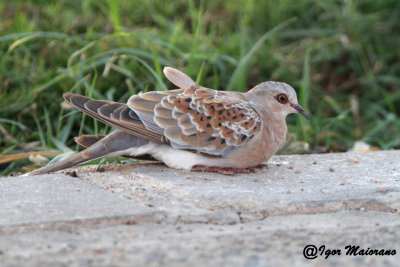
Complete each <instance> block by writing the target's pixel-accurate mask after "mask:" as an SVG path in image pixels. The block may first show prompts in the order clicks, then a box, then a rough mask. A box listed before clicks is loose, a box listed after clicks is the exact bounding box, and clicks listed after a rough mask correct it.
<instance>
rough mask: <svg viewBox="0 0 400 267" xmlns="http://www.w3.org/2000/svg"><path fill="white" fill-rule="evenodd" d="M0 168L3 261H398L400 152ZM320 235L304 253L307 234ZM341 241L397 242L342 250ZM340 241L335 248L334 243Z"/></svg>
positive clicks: (13, 263) (269, 263)
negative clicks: (358, 252) (232, 166)
mask: <svg viewBox="0 0 400 267" xmlns="http://www.w3.org/2000/svg"><path fill="white" fill-rule="evenodd" d="M94 169H95V166H84V167H79V168H76V169H75V170H76V171H77V173H78V175H79V177H78V178H71V177H70V176H67V175H64V174H62V173H58V174H53V175H43V176H35V177H16V178H15V177H14V178H0V265H1V266H20V265H32V266H43V265H52V266H87V265H92V266H104V265H107V266H159V265H169V266H170V265H175V266H205V265H208V266H232V265H234V266H238V265H239V266H342V265H346V266H356V265H370V266H384V265H386V266H398V262H399V261H400V243H399V241H398V240H400V151H382V152H368V153H342V154H322V155H303V156H297V155H295V156H275V157H273V158H272V159H271V160H270V161H269V163H268V167H264V168H262V169H257V170H255V172H254V173H250V174H236V175H234V176H224V175H221V174H215V173H190V172H184V171H177V170H173V169H168V168H166V167H165V166H163V165H161V164H154V163H152V164H141V165H132V164H129V165H128V164H127V165H108V166H105V172H102V173H94V172H93V170H94ZM309 244H313V245H315V246H316V247H317V248H319V247H320V246H322V245H325V251H324V253H323V254H324V255H322V256H321V255H319V256H318V258H317V259H314V260H308V259H305V258H304V256H303V249H304V247H305V246H306V245H309ZM346 245H356V246H357V245H359V246H360V249H367V248H371V249H391V250H393V249H395V250H396V252H397V254H396V255H394V256H347V255H345V253H346V250H345V246H346ZM328 249H329V250H330V251H332V250H337V249H340V250H341V253H342V254H341V255H330V256H329V257H328V258H327V259H325V256H326V254H325V253H326V252H327V250H328Z"/></svg>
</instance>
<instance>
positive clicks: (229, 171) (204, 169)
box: [190, 165, 250, 175]
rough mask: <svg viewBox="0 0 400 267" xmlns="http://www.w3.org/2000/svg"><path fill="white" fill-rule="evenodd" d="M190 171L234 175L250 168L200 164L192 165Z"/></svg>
mask: <svg viewBox="0 0 400 267" xmlns="http://www.w3.org/2000/svg"><path fill="white" fill-rule="evenodd" d="M190 171H192V172H218V173H221V174H225V175H234V174H235V173H249V172H250V169H247V168H233V167H225V168H223V167H216V166H202V165H194V166H193V167H192V169H191V170H190Z"/></svg>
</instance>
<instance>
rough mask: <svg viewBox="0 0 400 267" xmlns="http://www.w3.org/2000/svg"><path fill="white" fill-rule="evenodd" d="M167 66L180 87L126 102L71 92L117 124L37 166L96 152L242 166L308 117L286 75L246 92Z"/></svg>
mask: <svg viewBox="0 0 400 267" xmlns="http://www.w3.org/2000/svg"><path fill="white" fill-rule="evenodd" d="M164 73H165V75H166V77H167V78H168V79H169V80H170V81H171V82H173V83H174V84H175V85H177V86H178V87H179V89H176V90H171V91H158V92H148V93H145V94H139V95H134V96H132V97H131V98H130V99H129V100H128V103H127V104H123V103H116V102H111V101H104V100H93V99H90V98H88V97H85V96H80V95H75V94H72V93H66V94H64V98H65V100H66V101H68V102H70V103H71V104H72V105H74V106H75V107H76V108H78V109H79V110H81V111H82V112H84V113H86V114H88V115H89V116H92V117H93V118H95V119H97V120H99V121H101V122H103V123H106V124H108V125H111V126H113V127H115V128H117V129H118V130H117V131H115V132H113V133H111V134H110V135H108V136H106V137H95V136H83V137H79V138H77V139H76V141H77V142H78V143H80V144H82V145H83V146H86V147H88V148H87V149H86V150H84V151H82V152H80V153H79V154H77V155H74V156H72V157H71V158H70V160H68V159H67V160H66V161H65V163H64V164H63V163H62V162H63V161H61V162H59V163H56V164H54V165H56V166H54V167H51V166H53V165H50V166H46V167H44V168H42V169H39V170H36V171H34V172H33V173H32V174H39V173H45V172H49V171H54V170H58V169H62V168H66V167H70V166H72V165H74V164H77V163H81V162H84V161H87V160H90V159H94V158H101V157H111V156H115V155H128V156H134V157H135V156H140V155H143V154H149V155H152V156H153V157H154V158H156V159H159V160H161V161H163V162H164V163H165V164H167V165H168V166H170V167H174V168H180V169H191V168H193V167H194V166H195V168H194V169H196V170H198V169H201V170H204V169H207V168H208V167H210V170H218V169H224V168H231V169H232V168H235V170H236V171H238V170H239V169H241V168H249V167H253V166H257V165H259V164H261V163H263V162H264V161H266V160H268V159H269V158H270V157H271V156H272V154H273V153H275V151H276V150H277V149H278V148H279V147H280V146H281V145H282V144H283V143H284V141H285V137H286V131H287V128H286V122H285V118H286V116H287V115H288V114H290V113H295V112H297V113H300V114H302V115H304V116H305V117H307V118H309V115H308V114H307V113H306V112H305V111H304V110H303V109H302V108H301V107H300V106H299V105H298V103H297V97H296V93H295V91H294V90H293V88H292V87H290V86H289V85H287V84H284V83H279V82H266V83H262V84H260V85H258V86H256V87H255V88H253V89H252V90H250V91H249V92H247V93H238V92H222V91H216V90H213V89H209V88H205V87H202V86H200V85H197V84H196V83H194V82H193V80H192V79H190V78H189V77H188V76H187V75H185V74H184V73H182V72H180V71H178V70H175V69H172V68H165V69H164ZM57 164H58V165H57Z"/></svg>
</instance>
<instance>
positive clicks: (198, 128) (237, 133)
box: [128, 73, 261, 156]
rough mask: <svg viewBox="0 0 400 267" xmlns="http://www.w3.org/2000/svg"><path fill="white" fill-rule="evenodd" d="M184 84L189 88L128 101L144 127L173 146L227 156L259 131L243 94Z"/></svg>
mask: <svg viewBox="0 0 400 267" xmlns="http://www.w3.org/2000/svg"><path fill="white" fill-rule="evenodd" d="M178 74H179V73H178ZM189 79H190V78H189ZM184 81H185V82H186V83H185V85H190V87H189V88H188V87H187V86H185V87H186V88H185V89H177V90H171V91H157V92H148V93H145V94H140V95H134V96H132V97H131V98H130V99H129V100H128V106H129V107H130V108H131V109H132V110H133V111H134V112H135V113H136V114H137V115H138V116H139V118H140V120H141V121H142V122H143V124H144V126H145V127H146V128H147V129H148V130H149V131H152V132H155V133H158V134H160V135H164V136H165V138H166V139H167V140H168V141H169V143H170V145H171V146H172V147H174V148H179V149H188V150H195V151H198V152H203V153H206V154H210V155H218V156H226V155H228V154H229V152H231V151H232V150H233V149H235V148H238V147H241V146H243V145H245V144H247V143H248V142H249V141H250V140H251V139H252V138H253V137H254V136H255V135H257V134H258V133H259V132H260V130H261V118H260V116H259V115H258V113H257V112H256V111H255V110H254V109H253V108H252V107H251V105H250V103H249V102H248V101H246V99H244V98H243V96H242V95H241V94H239V93H235V92H222V91H216V90H212V89H208V88H204V87H200V86H198V85H196V84H194V83H193V84H190V82H189V80H187V79H186V80H184ZM174 83H175V84H177V83H179V81H178V82H174Z"/></svg>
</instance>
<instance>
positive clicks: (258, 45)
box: [0, 0, 400, 174]
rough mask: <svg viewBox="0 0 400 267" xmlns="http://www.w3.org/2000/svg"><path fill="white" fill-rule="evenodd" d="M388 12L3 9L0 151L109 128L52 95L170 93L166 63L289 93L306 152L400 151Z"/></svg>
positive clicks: (225, 81)
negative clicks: (297, 106)
mask: <svg viewBox="0 0 400 267" xmlns="http://www.w3.org/2000/svg"><path fill="white" fill-rule="evenodd" d="M398 14H400V2H399V1H397V0H382V1H373V0H359V1H356V0H349V1H317V0H305V1H295V0H281V1H277V0H276V1H256V0H252V1H248V0H246V1H244V0H243V1H223V0H216V1H194V0H189V1H170V2H169V3H168V4H165V1H161V0H153V1H145V0H135V1H128V0H120V1H109V0H103V1H94V0H83V1H78V0H70V1H44V0H42V1H41V0H35V1H33V0H32V1H13V2H11V1H2V2H0V126H1V127H0V151H1V152H0V154H6V153H17V152H23V151H31V150H40V149H42V150H49V149H54V150H60V151H66V150H68V149H75V144H74V142H73V137H74V136H76V135H78V134H79V133H87V134H92V133H106V132H108V131H110V127H108V126H105V125H103V124H101V123H97V122H95V121H94V120H93V119H91V118H89V117H82V115H81V114H79V113H77V112H76V111H75V110H71V109H69V108H68V107H66V106H61V104H62V102H63V100H62V94H63V93H64V92H68V91H72V92H75V93H80V94H85V95H90V96H92V97H94V98H103V99H109V100H114V101H121V102H125V101H126V100H127V99H128V98H129V96H130V95H132V94H136V93H138V92H140V91H143V92H145V91H149V90H167V89H172V88H173V86H172V85H171V84H170V83H169V82H167V81H166V79H165V78H164V77H163V75H162V68H163V66H166V65H168V66H173V67H177V68H179V69H181V70H182V71H184V72H185V73H187V74H188V75H190V76H191V77H193V78H194V79H196V81H197V82H198V83H200V84H202V85H204V86H206V87H211V88H215V89H219V90H236V91H242V92H243V91H246V90H248V89H250V88H251V87H252V86H254V85H256V84H258V83H260V82H263V81H266V80H277V81H284V82H286V83H288V84H290V85H292V86H293V87H294V88H296V90H297V92H298V96H299V101H300V103H301V104H302V105H303V106H304V107H306V108H307V109H308V111H309V112H310V113H311V114H312V121H311V122H308V121H305V120H304V119H302V118H300V117H299V116H294V115H292V116H289V117H288V119H287V121H288V123H289V130H290V132H292V133H294V134H295V139H296V140H298V141H304V142H306V143H308V144H309V145H310V147H311V148H315V147H319V146H322V147H326V148H328V150H330V151H344V150H347V149H348V148H349V147H351V146H352V144H353V143H354V142H355V141H357V140H363V141H365V142H367V143H369V144H370V145H373V146H377V147H379V148H380V149H396V148H400V120H399V115H400V90H399V89H400V88H399V84H400V53H399V49H398V47H399V40H400V27H399V25H400V17H399V15H398ZM83 118H84V119H83ZM83 122H84V123H83ZM22 164H26V161H24V162H21V164H18V163H13V164H12V166H11V167H9V168H8V169H6V170H5V171H3V172H2V173H0V174H6V173H9V172H11V171H13V170H16V169H17V167H18V166H20V165H22Z"/></svg>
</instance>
